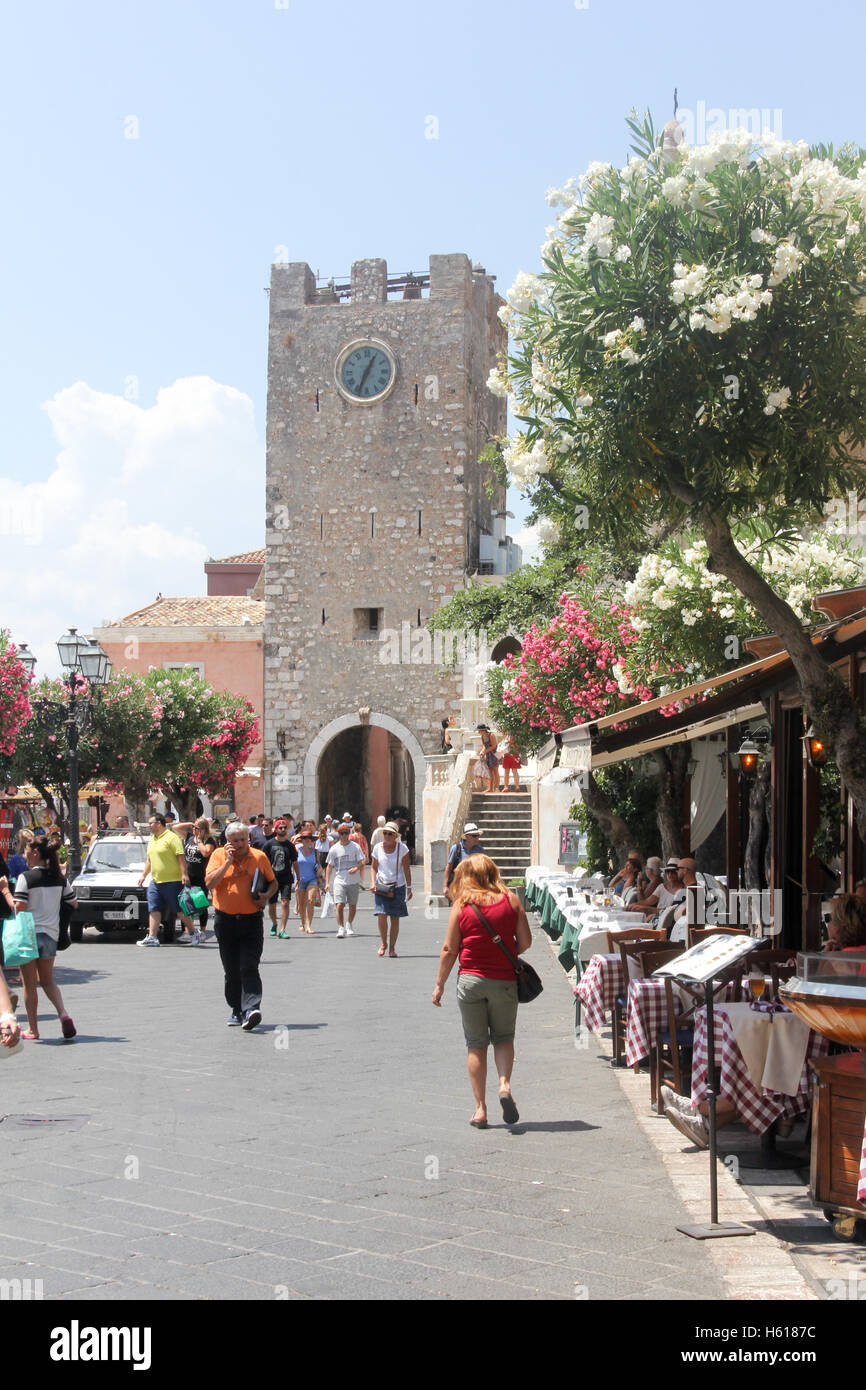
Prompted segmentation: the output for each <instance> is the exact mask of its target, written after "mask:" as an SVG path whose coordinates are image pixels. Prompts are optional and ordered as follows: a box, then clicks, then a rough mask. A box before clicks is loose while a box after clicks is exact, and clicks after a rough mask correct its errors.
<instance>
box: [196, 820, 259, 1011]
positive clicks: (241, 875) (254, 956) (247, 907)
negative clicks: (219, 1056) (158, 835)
mask: <svg viewBox="0 0 866 1390" xmlns="http://www.w3.org/2000/svg"><path fill="white" fill-rule="evenodd" d="M256 878H258V881H257V882H256V881H255V880H256ZM205 884H206V885H207V887H208V888H209V889H210V890H211V895H212V897H213V905H214V908H215V914H214V931H215V932H216V938H217V941H218V942H219V948H220V960H221V961H222V963H223V970H224V971H225V980H226V984H225V994H226V1003H227V1004H228V1006H229V1008H230V1009H231V1011H232V1014H231V1018H230V1019H229V1027H230V1028H243V1030H244V1032H246V1033H251V1032H252V1030H253V1029H254V1028H256V1027H258V1025H259V1024H260V1023H261V1021H262V1009H261V1004H262V977H261V975H260V974H259V961H260V960H261V958H262V948H263V946H264V923H263V917H262V913H263V910H264V907H265V904H266V903H268V902H269V901H270V899H271V898H272V897H273V896H274V894H275V893H276V891H277V881H276V878H275V877H274V871H273V869H272V868H271V864H270V860H269V859H268V856H267V855H266V854H265V853H264V852H263V851H262V850H260V849H252V848H251V847H250V834H249V830H248V829H247V827H246V826H245V825H243V824H241V822H240V821H233V822H232V824H231V825H229V826H227V827H226V847H225V849H215V850H214V852H213V854H212V855H211V857H210V859H209V860H208V866H207V872H206V874H205ZM254 887H255V889H256V891H255V894H254V893H253V888H254Z"/></svg>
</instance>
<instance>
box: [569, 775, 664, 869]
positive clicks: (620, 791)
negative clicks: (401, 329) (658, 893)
mask: <svg viewBox="0 0 866 1390" xmlns="http://www.w3.org/2000/svg"><path fill="white" fill-rule="evenodd" d="M594 776H595V780H596V782H597V783H598V785H599V788H600V789H601V791H603V792H604V794H605V796H607V798H608V800H609V801H610V803H611V806H612V807H613V809H614V810H615V811H616V814H617V815H618V816H621V817H622V819H623V820H624V821H625V822H626V823H627V824H628V825H633V826H634V827H635V828H636V829H639V830H640V832H641V840H640V844H639V845H636V846H635V848H636V849H641V850H642V851H643V853H644V855H645V856H648V855H651V854H661V846H660V842H659V832H658V826H657V824H656V814H655V807H656V797H657V796H658V779H657V777H655V776H652V775H651V776H646V775H644V774H642V773H640V772H638V771H637V770H636V767H635V764H633V763H614V764H613V765H612V766H611V767H606V768H600V769H599V770H598V771H597V772H596V773H595V774H594ZM568 814H569V817H570V818H571V820H573V821H575V822H576V823H577V824H578V825H579V826H580V828H581V830H583V831H585V833H586V867H587V870H588V871H589V873H591V874H595V873H602V874H604V875H605V877H607V875H608V874H611V873H614V872H615V871H616V868H617V864H618V859H617V853H616V850H615V849H614V847H613V845H612V844H611V842H610V840H609V839H608V838H607V836H606V835H605V833H604V831H603V830H602V828H601V826H600V825H599V823H598V821H597V820H596V818H595V816H593V815H592V814H591V812H590V811H589V810H588V808H587V807H586V805H585V804H584V802H583V801H576V802H575V803H574V805H573V806H572V807H571V809H570V810H569V813H568Z"/></svg>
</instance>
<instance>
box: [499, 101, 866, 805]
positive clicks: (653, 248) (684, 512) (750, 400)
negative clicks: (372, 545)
mask: <svg viewBox="0 0 866 1390" xmlns="http://www.w3.org/2000/svg"><path fill="white" fill-rule="evenodd" d="M629 125H630V128H631V130H632V133H633V136H634V156H633V158H631V159H630V160H629V162H628V164H627V165H626V166H625V167H624V168H622V169H617V168H614V167H613V166H610V165H602V164H594V165H591V166H590V168H589V170H588V171H587V173H586V174H585V175H584V177H583V179H582V180H581V181H580V184H579V185H578V184H577V183H575V182H574V181H571V182H570V183H569V184H567V185H566V186H565V188H563V189H559V190H551V192H550V193H549V195H548V199H549V201H550V202H551V204H552V205H554V206H557V207H559V208H560V209H561V211H560V212H559V214H558V217H557V222H556V225H555V226H554V227H552V228H550V229H549V232H548V239H547V241H546V243H545V245H544V246H543V248H542V265H541V267H540V271H539V274H537V275H530V274H526V273H523V272H521V274H520V275H518V277H517V279H516V281H515V284H514V285H513V286H512V289H511V290H510V291H509V294H508V304H507V305H506V307H505V309H504V310H503V311H502V317H503V319H504V321H505V322H506V323H507V325H508V328H509V332H510V335H511V339H512V353H511V356H510V357H509V359H508V361H507V363H503V364H501V366H500V368H499V369H498V370H495V371H494V372H493V373H491V378H490V382H489V385H490V388H491V389H492V390H494V391H497V392H500V393H501V392H503V391H504V392H507V393H508V394H509V395H510V397H511V404H512V410H513V414H514V416H515V417H516V418H517V420H518V422H519V425H520V429H519V432H518V433H517V434H516V436H515V437H514V438H512V439H511V440H510V441H509V442H508V444H507V445H506V446H505V448H504V453H503V459H504V463H505V467H506V469H507V473H508V477H509V480H510V481H511V482H512V483H513V484H515V485H517V486H518V487H520V488H521V489H522V490H523V491H524V492H525V493H526V495H527V497H528V498H529V500H530V502H531V504H532V505H533V507H534V510H535V512H536V514H537V515H539V516H541V517H544V518H546V521H547V524H548V528H549V530H550V532H551V535H552V536H554V537H555V536H556V535H558V536H559V537H561V538H562V537H566V536H568V537H570V536H571V535H572V534H573V533H574V532H575V531H577V532H583V533H591V534H592V536H593V537H594V538H598V539H599V540H601V541H606V542H609V543H613V544H618V543H623V544H625V543H629V544H631V545H635V544H639V543H640V538H641V537H644V538H646V537H652V536H657V535H659V534H660V533H664V532H666V533H667V534H668V535H675V534H678V533H680V532H683V531H688V530H691V531H693V532H695V533H696V534H697V536H698V537H700V539H701V541H702V542H703V544H704V545H705V546H706V551H707V561H706V564H707V568H708V569H709V570H710V572H711V573H712V574H713V576H714V577H718V578H719V579H721V580H724V581H727V582H728V583H729V584H730V585H731V586H733V588H734V589H735V590H736V591H737V592H738V593H739V594H740V595H741V596H742V597H743V598H744V599H745V600H747V601H748V603H749V604H750V605H751V607H752V608H753V609H754V611H755V613H756V614H757V615H759V617H760V619H761V622H762V623H763V625H764V627H765V629H766V630H767V631H770V632H775V633H777V634H778V635H779V637H780V639H781V641H782V642H783V643H784V645H785V647H786V648H787V650H788V651H789V653H790V655H791V658H792V662H793V665H794V668H795V671H796V674H797V679H798V683H799V687H800V691H801V694H802V697H803V702H804V707H805V710H806V714H807V717H808V718H809V719H811V720H812V721H813V722H814V724H815V727H816V729H817V730H818V732H819V733H820V734H821V736H822V737H823V738H824V740H825V742H826V744H827V746H828V748H829V749H830V751H831V753H832V754H833V755H834V756H835V759H836V762H837V763H838V766H839V768H840V770H841V772H842V775H843V777H844V780H845V783H846V785H847V787H848V789H849V791H850V793H851V795H852V797H853V799H854V802H855V805H856V808H857V814H858V821H859V825H860V828H861V833H863V831H864V830H866V727H864V724H863V721H862V720H861V718H860V715H859V713H858V710H857V707H856V704H855V702H854V700H853V698H852V697H851V695H850V693H849V691H848V689H847V687H846V686H845V684H844V683H843V682H842V681H841V680H840V679H839V678H838V677H837V675H836V674H835V673H834V672H833V671H832V670H830V669H829V668H828V667H827V666H826V664H825V662H824V661H823V659H822V657H821V655H820V653H819V652H818V651H817V650H816V649H815V648H814V647H813V645H812V642H811V641H810V638H809V633H808V630H807V628H806V626H805V625H804V623H803V621H802V620H801V614H800V613H799V612H798V610H797V607H796V603H792V602H790V601H788V599H786V597H785V596H784V593H783V592H782V590H781V589H780V586H779V584H778V583H777V578H778V576H777V575H775V574H774V573H773V572H772V571H769V572H768V571H767V570H766V569H762V568H761V566H760V564H759V563H758V562H757V557H756V555H755V554H754V553H752V552H751V549H750V544H749V540H748V535H749V532H750V528H751V538H752V540H754V541H755V542H757V543H758V546H759V549H760V550H763V549H764V548H766V549H770V548H771V547H773V546H775V547H777V548H778V547H780V546H784V545H785V544H786V543H787V544H796V542H797V541H798V540H800V539H801V538H802V536H803V534H804V533H805V531H806V530H807V529H808V528H809V527H810V526H814V524H815V523H816V521H817V520H818V519H820V518H822V517H823V514H824V513H825V511H826V510H827V508H828V506H833V505H834V503H833V499H834V498H838V497H842V496H845V495H846V494H847V493H848V492H849V491H853V492H855V493H858V492H859V485H860V482H861V480H862V477H863V463H862V458H861V451H862V449H863V446H864V443H866V155H864V152H863V151H862V150H859V149H855V148H853V147H850V146H845V147H843V148H841V149H839V150H838V151H834V150H833V149H829V148H825V147H822V146H817V147H813V148H809V147H808V146H807V145H806V144H804V143H803V142H800V143H797V144H793V143H790V142H787V141H780V140H778V139H776V138H775V137H774V136H773V135H771V134H769V133H765V134H764V135H763V136H761V137H760V138H755V137H754V136H752V135H750V134H749V133H748V132H746V131H727V132H723V133H721V134H720V135H718V136H717V137H715V138H714V139H713V140H712V142H711V143H710V144H709V145H708V146H703V147H696V148H690V147H687V146H686V145H685V144H683V143H682V131H681V130H680V129H679V128H678V127H676V126H675V123H670V124H669V126H668V127H666V128H665V132H664V139H663V140H662V141H661V142H657V140H656V135H655V131H654V129H653V126H652V122H651V120H650V118H649V117H646V118H645V119H644V120H643V121H639V120H638V119H637V118H634V117H633V118H632V119H631V120H630V121H629ZM835 505H837V506H838V504H835Z"/></svg>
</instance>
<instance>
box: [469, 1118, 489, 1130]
mask: <svg viewBox="0 0 866 1390" xmlns="http://www.w3.org/2000/svg"><path fill="white" fill-rule="evenodd" d="M469 1123H470V1124H471V1126H472V1128H473V1129H487V1128H488V1124H487V1121H486V1120H470V1121H469Z"/></svg>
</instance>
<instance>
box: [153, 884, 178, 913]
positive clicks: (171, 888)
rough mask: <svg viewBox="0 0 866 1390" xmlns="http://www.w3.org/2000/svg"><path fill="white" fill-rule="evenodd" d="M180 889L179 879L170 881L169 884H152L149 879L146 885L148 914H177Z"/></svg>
mask: <svg viewBox="0 0 866 1390" xmlns="http://www.w3.org/2000/svg"><path fill="white" fill-rule="evenodd" d="M182 888H183V884H182V883H181V881H180V879H179V878H177V879H172V880H171V882H170V883H154V881H153V879H151V880H150V883H149V884H148V885H147V910H148V912H179V911H180V904H179V903H178V898H179V897H180V892H181V889H182Z"/></svg>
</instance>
